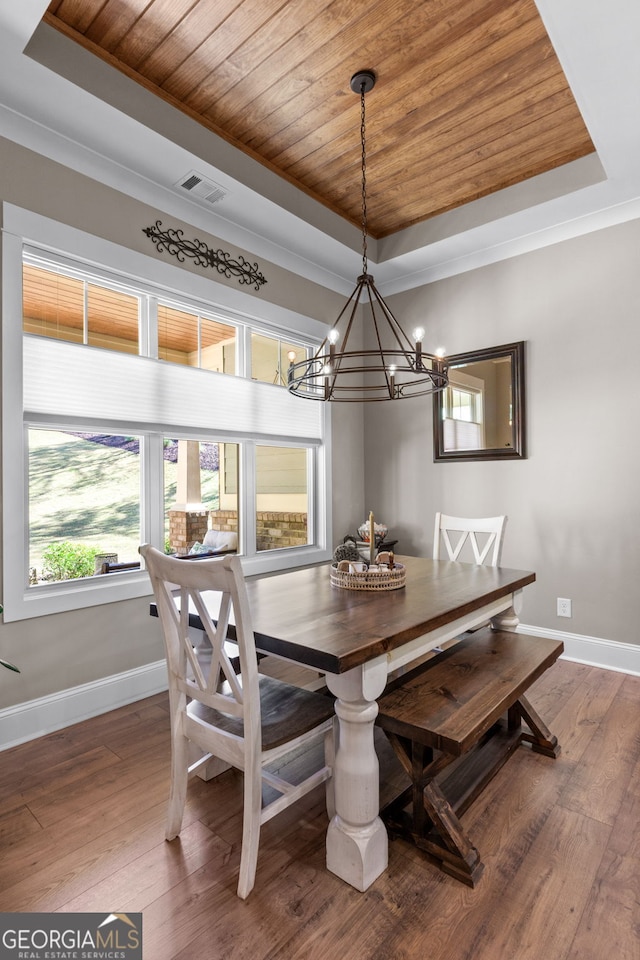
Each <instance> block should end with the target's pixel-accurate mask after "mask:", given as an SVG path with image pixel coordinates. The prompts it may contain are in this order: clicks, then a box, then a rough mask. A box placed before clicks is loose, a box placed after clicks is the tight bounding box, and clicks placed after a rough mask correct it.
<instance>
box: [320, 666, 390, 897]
mask: <svg viewBox="0 0 640 960" xmlns="http://www.w3.org/2000/svg"><path fill="white" fill-rule="evenodd" d="M326 677H327V686H328V687H329V689H330V690H331V692H332V693H333V694H335V696H336V697H337V698H338V699H337V700H336V704H335V710H336V716H337V718H338V722H337V724H336V726H337V728H338V729H337V743H336V754H335V765H334V769H333V786H334V793H335V815H334V816H333V818H332V820H331V823H330V824H329V829H328V831H327V869H328V870H330V871H331V872H332V873H335V874H336V876H338V877H340V878H341V879H342V880H345V881H346V882H347V883H350V884H351V886H352V887H355V888H356V890H366V889H367V887H369V886H370V885H371V884H372V883H373V881H374V880H375V879H376V878H377V877H379V876H380V874H381V873H382V872H383V871H384V870H386V868H387V862H388V839H387V831H386V829H385V826H384V824H383V822H382V820H381V819H380V817H379V816H378V814H379V810H380V784H379V777H380V774H379V768H378V757H377V755H376V751H375V746H374V739H373V735H374V721H375V718H376V716H377V714H378V704H377V703H376V698H377V697H379V696H380V694H381V693H382V691H383V690H384V687H385V684H386V680H387V663H386V658H385V657H379V658H378V659H377V660H373V661H370V662H369V663H366V664H363V665H362V666H361V667H356V668H354V669H353V670H349V671H348V672H347V673H343V674H327V675H326Z"/></svg>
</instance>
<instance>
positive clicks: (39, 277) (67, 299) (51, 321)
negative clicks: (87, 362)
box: [22, 263, 140, 354]
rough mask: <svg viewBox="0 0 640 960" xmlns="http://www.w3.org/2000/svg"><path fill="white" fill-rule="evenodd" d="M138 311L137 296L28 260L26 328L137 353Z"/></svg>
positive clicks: (26, 329)
mask: <svg viewBox="0 0 640 960" xmlns="http://www.w3.org/2000/svg"><path fill="white" fill-rule="evenodd" d="M139 313H140V300H139V298H138V297H135V296H131V295H128V294H126V293H124V292H123V291H119V290H116V289H113V288H111V289H110V288H108V287H105V286H102V285H100V284H97V283H91V282H89V281H88V280H86V279H77V278H74V277H73V276H71V275H69V274H64V273H60V272H58V271H56V270H54V269H52V268H48V269H44V268H43V267H39V266H35V265H34V264H29V263H25V264H24V269H23V297H22V322H23V329H24V331H25V333H35V334H37V335H38V336H41V337H53V338H54V339H57V340H68V341H69V342H71V343H85V344H88V345H89V346H92V347H102V348H103V349H106V350H120V351H122V352H124V353H135V354H137V353H138V349H139V348H138V344H139V336H138V329H139Z"/></svg>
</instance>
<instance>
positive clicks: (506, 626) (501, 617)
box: [491, 590, 522, 633]
mask: <svg viewBox="0 0 640 960" xmlns="http://www.w3.org/2000/svg"><path fill="white" fill-rule="evenodd" d="M521 610H522V590H516V592H515V593H514V594H513V599H512V603H511V606H510V607H507V609H506V610H503V611H502V613H499V614H498V615H497V617H492V618H491V626H492V627H493V629H494V630H510V631H511V632H512V633H513V632H514V631H515V630H516V629H517V627H518V624H519V623H520V617H519V616H518V614H519V613H520V611H521Z"/></svg>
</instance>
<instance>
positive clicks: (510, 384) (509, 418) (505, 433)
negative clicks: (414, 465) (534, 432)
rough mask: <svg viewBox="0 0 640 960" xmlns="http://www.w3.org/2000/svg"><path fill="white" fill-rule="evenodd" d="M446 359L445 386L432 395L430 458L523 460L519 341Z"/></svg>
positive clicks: (522, 361)
mask: <svg viewBox="0 0 640 960" xmlns="http://www.w3.org/2000/svg"><path fill="white" fill-rule="evenodd" d="M447 363H448V367H449V386H448V387H445V389H444V390H441V391H440V392H439V393H437V394H435V395H434V398H433V459H434V460H435V461H440V460H448V461H453V460H521V459H524V458H525V457H526V450H525V394H524V340H521V341H519V342H518V343H507V344H503V346H501V347H489V348H487V349H486V350H472V351H470V352H469V353H458V354H456V355H455V356H452V357H448V358H447Z"/></svg>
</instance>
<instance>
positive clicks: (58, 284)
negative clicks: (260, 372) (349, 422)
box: [2, 205, 330, 620]
mask: <svg viewBox="0 0 640 960" xmlns="http://www.w3.org/2000/svg"><path fill="white" fill-rule="evenodd" d="M5 214H6V216H5V234H4V242H3V287H2V296H3V318H4V324H3V384H4V400H5V402H4V404H3V411H4V429H3V473H4V491H5V496H4V500H3V508H4V554H5V563H4V596H3V602H4V607H5V619H7V620H15V619H20V618H22V617H29V616H40V615H42V614H45V613H49V612H58V611H63V610H70V609H74V608H77V607H82V606H91V605H94V604H100V603H106V602H109V601H110V600H118V599H125V598H129V597H137V596H144V595H147V594H148V593H149V583H148V577H147V575H146V572H144V571H142V570H140V569H139V568H138V569H127V570H126V571H125V572H118V573H115V574H112V573H103V572H102V570H103V567H102V562H99V561H102V559H103V558H104V557H107V558H108V560H109V562H117V563H118V564H123V563H124V564H129V565H130V566H131V567H133V565H135V564H137V563H138V562H139V556H138V553H137V548H138V545H139V544H140V543H141V542H145V541H148V542H151V543H154V544H155V545H156V546H158V547H160V548H165V549H167V550H172V551H177V552H183V551H186V550H187V549H195V548H198V545H199V544H204V542H205V539H206V540H207V541H208V543H209V544H211V543H213V542H214V541H216V540H217V539H218V538H219V539H220V540H221V541H222V540H226V541H228V542H231V543H232V547H231V549H234V550H235V551H236V552H238V553H240V554H241V556H242V558H243V566H244V568H245V570H246V572H247V573H257V572H260V571H267V570H274V569H282V568H286V567H291V566H297V565H300V564H304V563H309V562H312V561H313V560H320V559H322V560H324V559H328V558H329V556H330V543H329V536H328V531H329V526H330V511H329V509H328V505H327V488H328V484H327V477H328V476H329V475H330V461H329V456H328V450H327V448H326V443H325V433H326V431H327V429H328V426H329V413H328V411H326V409H325V408H324V406H323V405H322V406H321V408H320V409H318V405H316V404H301V403H299V402H298V401H297V400H296V399H295V398H292V397H290V396H289V394H288V392H287V391H286V390H285V389H283V388H282V385H281V383H280V382H279V380H278V379H276V382H275V383H274V382H273V380H274V377H273V376H271V377H270V379H269V380H266V379H265V380H260V379H257V380H254V379H253V365H252V364H253V362H254V361H255V360H256V359H257V356H258V354H259V351H260V348H261V347H262V346H265V347H266V348H268V350H269V351H273V350H274V349H275V354H274V353H273V352H272V353H271V355H270V358H269V360H268V363H269V365H271V364H272V361H273V358H274V357H275V359H276V366H277V365H278V364H279V365H280V369H282V366H283V364H284V363H285V361H286V363H288V362H289V361H288V357H287V354H288V353H289V352H290V351H293V350H295V351H296V352H300V353H301V355H303V354H304V352H305V351H309V350H311V349H312V347H313V344H314V343H315V342H316V340H317V339H319V335H320V330H318V329H317V325H314V322H311V321H305V318H296V323H297V324H298V326H299V331H297V332H296V334H295V336H294V335H293V333H292V336H291V337H283V336H282V335H281V333H280V332H276V331H275V330H273V331H271V330H270V328H269V322H270V318H269V317H267V318H265V320H258V319H257V318H256V317H255V315H254V312H255V309H256V300H255V299H253V298H252V297H250V296H249V295H248V294H246V293H245V292H244V291H235V290H230V289H229V288H227V287H220V285H219V284H218V283H216V282H215V281H212V280H210V279H208V278H201V277H194V276H193V275H192V274H191V273H190V272H188V271H184V272H183V271H181V270H179V269H178V270H176V268H175V267H173V266H170V267H169V266H168V265H165V264H158V263H157V262H156V261H155V260H153V258H149V257H146V256H142V255H139V254H136V253H135V252H133V251H130V250H122V251H120V249H119V248H115V247H114V245H113V244H106V243H104V242H103V241H100V240H98V239H96V238H93V237H90V236H88V235H87V234H83V233H81V232H80V231H76V230H75V229H73V228H69V227H64V226H63V225H61V224H57V223H54V222H53V221H49V220H47V219H46V218H43V217H39V216H37V215H35V214H31V213H28V212H26V211H21V210H18V208H15V207H11V206H10V205H5ZM25 234H26V235H28V236H31V237H33V236H36V235H38V236H39V238H40V239H39V243H40V244H41V246H36V245H35V244H34V243H33V242H30V243H29V244H26V243H25V242H24V241H23V239H22V237H23V236H24V235H25ZM60 250H66V251H67V252H66V253H65V254H64V255H62V254H60V253H59V251H60ZM54 251H56V252H54ZM85 258H86V259H85ZM99 263H100V264H102V265H101V266H100V267H97V266H95V264H99ZM176 278H179V280H180V282H181V283H183V285H184V290H181V291H180V292H178V290H177V288H176ZM163 281H164V282H165V285H163ZM214 295H215V296H216V297H219V298H220V301H222V302H218V303H214V302H213V300H214ZM261 306H264V310H265V314H267V315H269V314H273V321H277V322H278V327H280V326H281V324H282V318H283V316H286V311H283V310H282V309H275V308H273V307H272V305H270V304H268V303H266V304H264V305H261ZM241 308H245V312H243V309H241ZM246 308H250V309H251V311H252V313H251V314H250V313H249V311H248V310H246ZM292 323H293V318H292ZM305 326H306V327H307V329H306V330H305ZM311 330H313V339H311V338H310V339H308V341H307V342H306V343H305V342H304V339H303V337H304V336H310V331H311ZM256 351H257V353H256ZM252 357H253V360H252ZM265 369H266V368H265ZM221 373H222V374H227V375H225V376H219V374H221ZM267 507H269V510H267ZM276 507H277V509H276ZM267 513H269V518H268V524H269V530H270V533H269V539H267V538H265V536H264V534H263V527H264V524H263V521H264V520H266V519H267ZM274 516H275V519H274ZM218 535H219V537H218ZM223 549H227V548H226V547H223ZM8 559H10V562H8ZM92 563H93V567H92Z"/></svg>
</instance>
